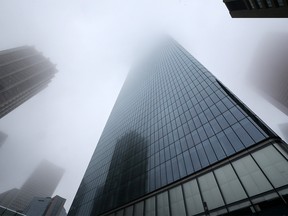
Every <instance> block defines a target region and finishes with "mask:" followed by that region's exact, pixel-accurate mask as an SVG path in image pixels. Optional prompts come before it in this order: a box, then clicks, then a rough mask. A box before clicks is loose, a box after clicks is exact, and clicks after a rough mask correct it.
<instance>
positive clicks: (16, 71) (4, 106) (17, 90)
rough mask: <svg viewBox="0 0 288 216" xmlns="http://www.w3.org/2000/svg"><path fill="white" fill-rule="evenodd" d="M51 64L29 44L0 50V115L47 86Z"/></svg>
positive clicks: (50, 76)
mask: <svg viewBox="0 0 288 216" xmlns="http://www.w3.org/2000/svg"><path fill="white" fill-rule="evenodd" d="M55 72H56V68H55V65H54V64H52V63H51V62H50V61H49V60H48V59H46V58H45V57H44V56H43V55H42V54H41V53H39V52H38V51H36V50H35V49H34V48H33V47H29V46H24V47H19V48H15V49H9V50H4V51H1V52H0V118H2V117H3V116H4V115H6V114H7V113H9V112H11V111H12V110H13V109H15V108H16V107H18V106H19V105H21V104H22V103H24V102H25V101H26V100H28V99H29V98H31V97H32V96H34V95H35V94H37V93H38V92H40V91H41V90H42V89H44V88H45V87H47V85H48V83H49V82H50V81H51V79H52V77H53V76H54V74H55Z"/></svg>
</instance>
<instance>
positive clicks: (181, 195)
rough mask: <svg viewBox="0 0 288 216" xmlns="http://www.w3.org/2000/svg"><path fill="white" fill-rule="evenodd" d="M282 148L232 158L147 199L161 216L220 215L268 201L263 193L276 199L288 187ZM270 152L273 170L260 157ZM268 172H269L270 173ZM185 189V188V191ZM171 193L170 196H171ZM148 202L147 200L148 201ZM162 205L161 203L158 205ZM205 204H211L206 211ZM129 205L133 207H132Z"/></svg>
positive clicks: (285, 157)
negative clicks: (235, 158)
mask: <svg viewBox="0 0 288 216" xmlns="http://www.w3.org/2000/svg"><path fill="white" fill-rule="evenodd" d="M280 148H281V147H280V146H279V144H277V143H274V144H272V143H271V145H269V146H267V147H264V148H262V149H260V150H259V151H256V152H254V153H252V154H248V155H246V156H244V157H243V158H240V159H237V160H235V161H231V162H229V163H228V164H225V165H223V166H221V167H219V168H217V169H215V170H213V171H210V172H208V173H205V174H203V175H201V176H199V177H197V178H194V179H192V180H189V181H187V182H185V183H182V184H180V185H177V186H175V187H173V188H171V189H169V190H165V191H162V192H161V193H159V194H157V195H156V198H157V199H154V198H155V196H152V197H153V199H152V197H149V198H147V200H149V201H151V200H153V202H154V203H153V204H152V205H154V206H155V205H156V204H157V209H156V210H157V212H158V214H157V216H162V215H166V216H170V215H171V216H172V215H183V216H186V215H199V216H200V215H207V213H209V215H219V214H224V213H229V212H232V211H235V210H238V209H242V208H250V207H252V208H254V206H255V205H257V204H259V203H261V202H262V201H264V200H263V198H262V199H261V195H262V194H264V193H266V196H264V195H262V196H263V197H265V199H267V200H269V199H275V198H278V199H281V198H280V196H279V195H280V194H281V191H284V189H283V186H285V188H286V193H285V194H286V195H287V182H288V162H287V152H286V151H284V155H282V154H281V152H282V153H283V149H282V151H281V152H280V151H279V149H280ZM266 154H269V155H270V154H271V155H272V161H274V162H275V163H272V164H270V163H269V162H270V161H268V164H269V166H270V168H271V169H269V171H268V170H267V169H265V168H264V167H265V164H267V162H266V161H263V160H262V159H261V158H260V157H261V156H264V155H266ZM247 159H248V160H247ZM254 160H255V161H254ZM276 161H277V162H276ZM251 166H252V168H251ZM254 167H255V168H254ZM263 168H264V169H263ZM266 168H267V167H266ZM257 173H258V174H257ZM264 174H266V176H265V175H264ZM278 176H279V177H278ZM251 181H253V183H251ZM216 182H217V183H216ZM277 184H279V185H277ZM273 185H274V186H275V185H277V186H276V187H275V188H276V190H275V189H273ZM255 187H256V188H255ZM281 187H282V188H281ZM181 188H183V192H182V190H181ZM277 188H281V189H277ZM251 190H254V192H253V193H247V191H251ZM168 193H169V194H170V196H167V194H168ZM164 194H166V197H165V202H166V208H167V209H166V211H165V212H163V204H162V203H163V198H162V197H163V195H164ZM221 194H222V195H221ZM159 197H160V199H159ZM259 197H260V199H259ZM144 201H145V202H146V200H144ZM141 202H143V201H141ZM224 203H225V204H224ZM135 205H138V203H136V204H134V206H135ZM150 205H151V203H150ZM158 205H160V206H159V207H158ZM132 206H133V205H132ZM185 206H187V208H185ZM205 207H207V209H206V211H205ZM126 208H127V209H129V208H131V206H129V207H126ZM158 208H159V209H158ZM169 208H171V211H169ZM120 211H123V210H120ZM116 214H117V213H115V212H114V213H111V214H109V216H110V215H111V216H114V215H116ZM142 215H146V211H145V212H141V213H140V214H134V216H142ZM148 215H149V214H148ZM124 216H126V214H124Z"/></svg>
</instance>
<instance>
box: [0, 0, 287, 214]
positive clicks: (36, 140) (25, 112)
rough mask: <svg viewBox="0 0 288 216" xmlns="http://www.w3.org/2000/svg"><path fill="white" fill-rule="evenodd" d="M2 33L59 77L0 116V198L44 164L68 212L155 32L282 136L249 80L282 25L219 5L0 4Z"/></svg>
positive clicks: (169, 1)
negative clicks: (56, 173)
mask: <svg viewBox="0 0 288 216" xmlns="http://www.w3.org/2000/svg"><path fill="white" fill-rule="evenodd" d="M0 27H1V34H0V50H3V49H8V48H13V47H17V46H22V45H33V46H35V47H36V48H37V49H38V50H39V51H41V52H43V54H44V55H45V56H47V57H49V58H50V59H51V61H52V62H53V63H55V64H57V68H58V71H59V72H58V73H57V74H56V76H55V78H54V79H53V80H52V82H51V83H50V85H49V87H48V88H47V89H45V90H44V91H42V92H41V93H39V94H38V95H36V96H34V97H33V98H32V99H30V100H29V101H27V102H25V103H24V104H23V105H21V106H20V107H19V108H17V109H16V110H14V111H13V112H11V113H9V114H8V115H6V116H5V117H4V118H3V119H1V120H0V131H3V132H4V133H7V134H8V136H9V137H8V139H7V141H6V143H5V144H4V145H3V146H2V148H1V149H0V173H1V175H0V192H2V191H5V190H8V189H10V188H13V187H20V186H21V184H22V183H23V182H24V181H25V180H26V178H27V177H28V175H29V174H30V173H31V172H32V171H33V169H34V168H35V167H36V166H37V163H38V162H39V161H40V160H41V159H42V158H47V159H48V160H50V161H53V162H54V163H55V164H57V165H59V166H62V167H63V168H65V169H66V172H65V174H64V177H63V179H62V181H61V182H60V184H59V186H58V188H57V190H56V192H55V194H58V195H60V196H62V197H64V198H66V199H67V202H66V205H65V207H66V209H67V210H68V209H69V207H70V205H71V202H72V200H73V198H74V195H75V193H76V191H77V189H78V186H79V184H80V181H81V179H82V177H83V174H84V172H85V169H86V167H87V165H88V162H89V160H90V158H91V155H92V153H93V151H94V149H95V146H96V144H97V141H98V139H99V137H100V135H101V132H102V130H103V128H104V126H105V122H106V121H107V118H108V116H109V113H110V111H111V109H112V107H113V104H114V102H115V100H116V98H117V95H118V93H119V90H120V88H121V86H122V84H123V82H124V79H125V76H126V74H127V72H128V71H129V69H130V68H131V65H132V64H134V63H133V62H134V61H135V59H137V57H138V56H139V55H141V51H140V50H142V49H143V47H145V46H146V44H147V41H149V40H147V38H151V37H153V35H156V34H158V33H159V32H163V31H165V32H167V33H169V34H170V35H171V36H172V37H174V38H175V39H176V40H177V41H178V42H179V43H180V44H182V45H183V46H184V48H186V49H187V50H188V51H189V52H190V53H191V54H192V55H194V57H196V58H197V59H198V60H199V61H200V62H201V63H202V64H203V65H204V66H205V67H207V68H208V69H209V70H210V71H211V72H212V73H213V74H214V75H215V76H216V77H218V78H219V79H220V80H221V81H222V82H223V83H224V84H225V85H226V86H227V87H228V88H230V89H231V90H232V91H233V92H234V93H235V94H236V95H237V96H238V97H239V98H240V99H241V100H243V101H244V102H245V103H246V104H247V105H248V106H249V107H250V108H251V109H252V110H253V111H254V112H255V113H256V114H257V115H259V117H260V118H262V119H263V120H264V121H265V122H266V123H267V124H268V125H269V126H270V127H271V128H272V129H273V130H274V131H275V132H276V133H279V135H280V136H283V134H282V132H281V131H280V129H279V128H278V124H285V123H287V122H288V118H287V116H286V115H284V114H283V113H281V112H280V111H278V110H277V109H276V108H274V107H273V106H272V105H270V104H269V103H268V102H266V101H265V99H263V98H262V97H260V96H259V94H258V93H257V92H255V90H254V89H253V88H252V87H251V85H250V84H249V85H248V83H249V82H248V81H247V80H248V79H249V76H250V74H251V73H252V72H253V70H252V69H253V68H255V64H254V63H253V62H254V59H255V57H257V55H258V52H259V50H261V52H263V49H260V48H259V47H262V46H263V44H265V43H263V41H265V38H266V37H269V38H271V35H272V37H273V35H277V34H280V33H281V34H288V20H287V19H232V18H231V17H230V15H229V13H228V10H227V9H226V8H225V5H224V4H223V3H222V0H207V1H203V0H189V1H188V0H182V1H179V0H178V1H176V0H138V1H136V0H118V1H116V0H105V1H95V0H94V1H92V0H61V1H59V0H41V1H39V0H25V1H20V0H0ZM269 43H272V44H270V45H269V47H271V46H272V47H273V42H272V40H269ZM264 50H265V49H264ZM267 52H268V50H267ZM260 68H261V67H260ZM250 83H251V82H250Z"/></svg>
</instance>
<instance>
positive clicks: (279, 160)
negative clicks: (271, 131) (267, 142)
mask: <svg viewBox="0 0 288 216" xmlns="http://www.w3.org/2000/svg"><path fill="white" fill-rule="evenodd" d="M252 155H253V157H254V158H255V160H256V161H257V163H258V164H259V166H260V167H261V169H262V170H263V172H264V173H265V174H266V175H267V177H268V178H269V180H270V181H271V182H272V184H273V186H274V187H276V188H277V187H281V186H283V185H286V184H287V182H288V162H287V161H286V160H285V159H284V158H283V157H282V155H281V154H280V153H279V152H278V151H276V149H275V148H274V147H273V146H268V147H266V148H264V149H261V150H260V151H257V152H255V153H253V154H252Z"/></svg>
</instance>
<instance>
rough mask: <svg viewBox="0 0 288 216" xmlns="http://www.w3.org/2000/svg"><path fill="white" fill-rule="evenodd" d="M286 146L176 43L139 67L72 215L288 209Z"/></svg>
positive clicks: (120, 99)
mask: <svg viewBox="0 0 288 216" xmlns="http://www.w3.org/2000/svg"><path fill="white" fill-rule="evenodd" d="M287 158H288V154H287V146H286V144H285V143H284V142H283V141H282V140H281V139H280V138H279V137H278V136H277V135H276V134H275V133H274V132H273V131H271V130H270V129H269V128H268V127H267V126H266V125H265V124H264V123H263V122H262V121H261V120H260V119H259V118H257V116H255V115H254V114H253V113H252V112H251V111H250V110H249V109H248V108H247V107H246V106H245V105H244V104H243V103H242V102H241V101H239V99H238V98H237V97H236V96H235V95H234V94H233V93H231V92H230V91H229V90H228V89H227V88H226V87H225V86H224V85H223V84H222V83H221V82H220V81H219V80H217V78H215V77H214V76H213V75H212V74H211V73H210V72H209V71H208V70H207V69H206V68H205V67H203V65H201V64H200V63H199V62H198V61H197V60H196V59H195V58H194V57H192V56H191V55H190V54H189V53H188V52H187V51H186V50H185V49H183V48H182V47H181V46H180V45H179V44H178V43H176V42H175V41H173V40H172V39H167V40H165V41H164V42H163V44H161V45H159V47H157V48H155V50H154V52H153V54H152V55H151V56H150V57H149V58H147V59H146V60H145V61H143V62H142V63H141V64H139V65H138V66H137V67H135V68H134V69H132V70H131V71H130V73H129V75H128V77H127V79H126V81H125V83H124V85H123V87H122V89H121V92H120V94H119V96H118V98H117V101H116V103H115V105H114V108H113V110H112V112H111V115H110V117H109V119H108V121H107V123H106V126H105V128H104V131H103V133H102V135H101V137H100V140H99V142H98V145H97V147H96V150H95V152H94V154H93V156H92V159H91V161H90V163H89V165H88V168H87V170H86V173H85V175H84V177H83V180H82V182H81V184H80V186H79V189H78V191H77V194H76V196H75V198H74V201H73V203H72V206H71V208H70V211H69V213H68V215H69V216H75V215H79V216H80V215H87V216H88V215H93V216H98V215H109V216H115V215H125V216H126V215H135V216H141V215H157V216H162V215H168V216H169V215H189V216H191V215H208V214H210V215H219V214H222V215H225V214H230V215H233V214H238V215H243V214H250V213H253V212H257V211H262V212H268V213H269V211H270V213H271V212H273V215H275V214H276V213H277V212H279V214H281V213H283V212H285V211H286V207H287V191H288V162H287Z"/></svg>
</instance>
